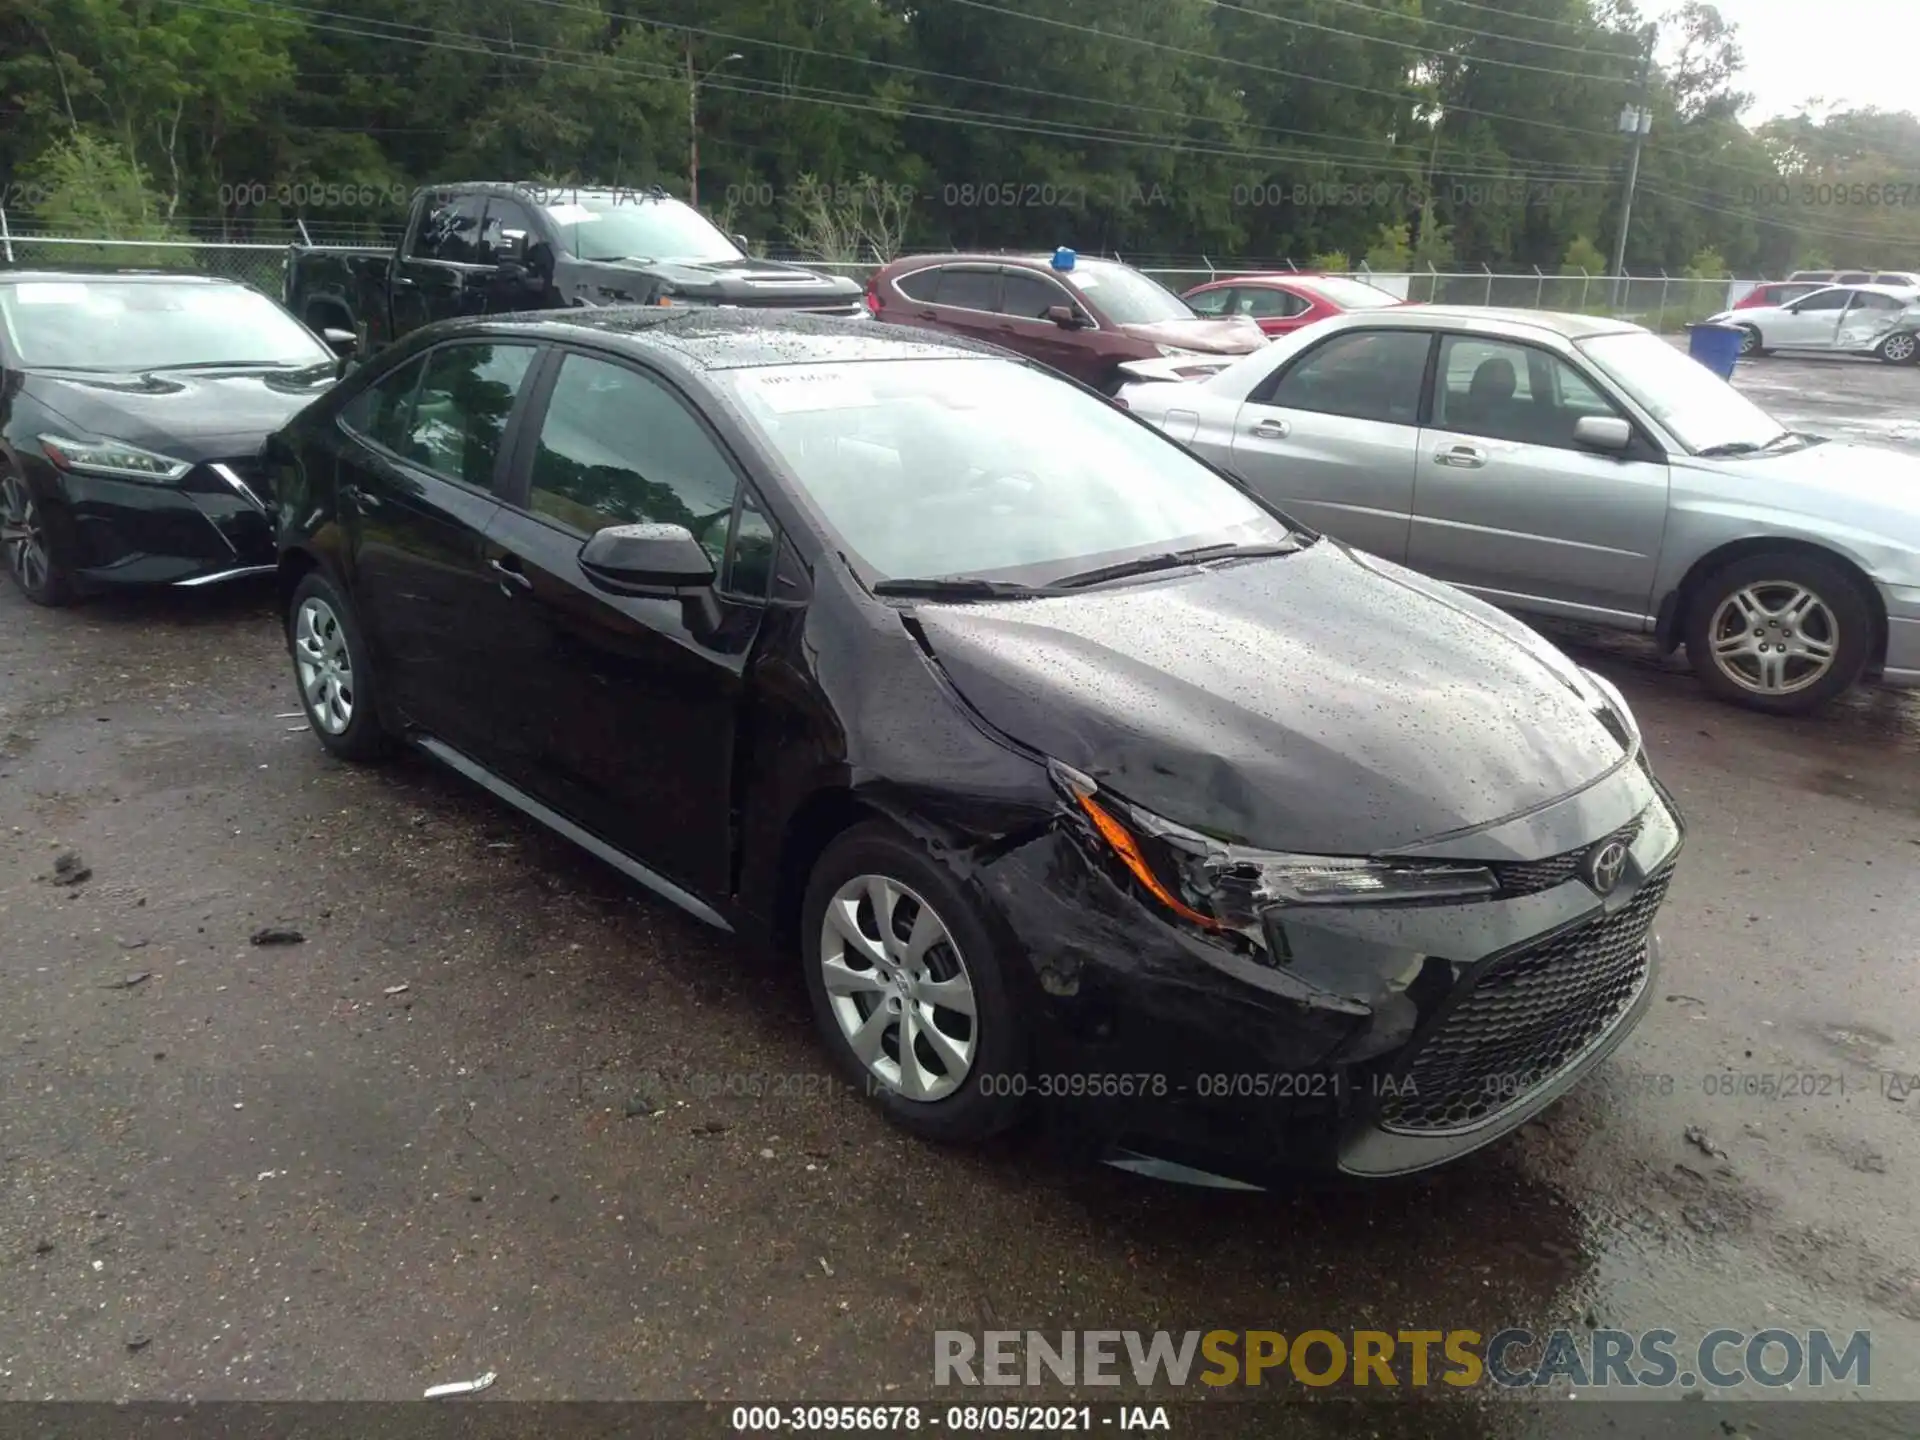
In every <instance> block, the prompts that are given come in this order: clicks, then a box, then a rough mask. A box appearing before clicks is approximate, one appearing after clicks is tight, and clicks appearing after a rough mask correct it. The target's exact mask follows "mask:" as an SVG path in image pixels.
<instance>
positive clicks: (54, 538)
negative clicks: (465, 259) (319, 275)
mask: <svg viewBox="0 0 1920 1440" xmlns="http://www.w3.org/2000/svg"><path fill="white" fill-rule="evenodd" d="M351 338H352V337H350V336H341V337H339V343H345V342H346V341H349V340H351ZM340 364H341V362H340V360H339V359H338V358H336V356H335V355H334V354H333V353H332V352H331V351H329V350H328V348H327V347H326V346H325V345H323V344H322V343H321V342H320V341H319V340H318V339H316V338H315V337H314V335H313V333H312V332H311V331H310V330H308V329H307V328H306V327H305V326H304V325H302V324H300V323H299V322H298V321H297V320H295V319H294V318H293V317H292V316H290V315H288V314H287V313H286V311H284V310H282V309H281V308H280V307H279V306H278V305H276V304H275V303H274V302H273V301H271V300H269V299H268V298H267V297H266V296H264V295H262V294H260V293H259V292H258V291H255V290H251V289H249V288H248V287H246V286H244V285H240V284H236V283H235V282H233V281H229V280H217V279H208V278H205V277H199V276H179V275H139V274H126V273H112V272H107V273H87V274H80V273H35V272H28V271H11V272H8V273H5V274H0V552H3V553H4V559H5V564H6V569H7V571H8V573H9V574H11V575H12V576H13V579H14V582H15V583H16V584H17V585H19V587H20V589H21V590H22V591H23V592H24V593H25V594H26V596H27V598H28V599H30V600H35V601H38V602H39V603H41V604H43V605H60V604H64V603H66V602H67V601H69V600H72V599H74V598H75V597H76V596H78V595H81V594H84V593H85V592H87V591H89V590H96V589H101V588H105V587H108V586H116V585H207V584H212V583H214V582H217V581H221V580H227V579H232V578H234V577H237V576H240V575H246V574H254V573H262V572H264V573H271V572H272V569H273V563H274V542H273V529H272V520H271V516H270V514H269V512H268V508H267V506H268V497H266V496H265V495H263V494H261V493H260V479H259V473H258V468H257V467H258V458H259V451H260V444H261V442H262V441H263V440H264V439H265V438H266V436H267V434H268V433H269V432H270V431H273V430H277V429H278V428H280V426H282V425H284V424H286V422H287V421H288V420H289V419H291V418H292V417H293V416H294V414H296V413H297V412H298V411H299V410H300V408H301V407H302V406H304V405H306V404H307V403H308V402H310V401H311V400H312V399H313V398H314V397H315V396H317V395H320V394H322V393H323V392H324V391H325V390H326V388H327V387H328V386H329V385H331V384H332V383H333V382H334V381H335V380H336V379H337V378H338V377H339V371H340Z"/></svg>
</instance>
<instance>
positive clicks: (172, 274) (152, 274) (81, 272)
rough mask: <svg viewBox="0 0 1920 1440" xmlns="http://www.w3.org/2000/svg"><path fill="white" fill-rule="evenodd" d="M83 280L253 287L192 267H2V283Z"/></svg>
mask: <svg viewBox="0 0 1920 1440" xmlns="http://www.w3.org/2000/svg"><path fill="white" fill-rule="evenodd" d="M81 280H168V281H172V282H174V283H175V284H180V285H237V286H239V287H240V288H241V289H243V290H247V289H251V288H253V287H251V286H250V285H248V284H247V282H246V281H244V280H234V279H232V278H230V277H228V276H226V275H198V274H194V273H192V272H191V271H178V270H114V269H109V268H105V267H103V268H101V269H99V270H87V269H78V268H76V269H72V270H0V285H24V284H43V285H44V284H54V285H58V284H61V283H66V284H73V283H74V282H76V281H81Z"/></svg>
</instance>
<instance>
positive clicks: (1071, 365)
mask: <svg viewBox="0 0 1920 1440" xmlns="http://www.w3.org/2000/svg"><path fill="white" fill-rule="evenodd" d="M867 309H868V310H869V311H871V312H872V314H873V318H874V319H876V320H885V321H888V322H890V323H892V324H895V325H918V326H920V327H921V328H923V329H928V330H944V331H946V332H948V333H949V334H954V335H966V336H969V337H971V338H973V339H975V340H986V341H990V342H991V343H993V344H995V345H1000V346H1004V347H1005V348H1006V349H1008V350H1015V351H1018V352H1019V353H1020V354H1022V355H1026V356H1030V357H1031V358H1032V359H1035V360H1038V361H1040V362H1041V363H1043V364H1046V365H1051V366H1052V367H1053V368H1054V369H1056V370H1060V371H1064V372H1065V373H1066V374H1068V375H1071V376H1073V378H1074V379H1076V380H1081V381H1084V382H1085V383H1086V384H1088V385H1092V386H1094V387H1095V388H1096V389H1099V390H1103V391H1105V392H1107V393H1109V394H1111V393H1112V392H1113V391H1114V390H1116V389H1117V388H1119V382H1120V380H1121V379H1122V378H1123V377H1122V376H1121V375H1120V372H1119V367H1120V366H1121V365H1122V364H1124V363H1125V362H1126V361H1129V360H1151V359H1156V358H1160V357H1163V356H1164V357H1173V356H1178V355H1246V354H1250V353H1251V352H1253V351H1255V350H1258V349H1259V348H1260V347H1261V346H1262V345H1264V344H1266V343H1267V339H1266V336H1265V335H1263V334H1261V332H1260V327H1259V326H1258V325H1257V324H1255V323H1254V322H1253V321H1252V320H1249V319H1247V318H1246V317H1245V316H1234V317H1232V318H1228V319H1214V320H1209V319H1206V318H1204V317H1202V316H1199V315H1196V314H1194V313H1193V311H1192V310H1191V309H1189V308H1188V306H1187V303H1186V302H1185V301H1184V300H1182V299H1181V298H1180V297H1179V296H1177V295H1175V294H1174V293H1173V292H1172V291H1171V290H1168V289H1166V288H1165V287H1163V286H1161V285H1160V284H1158V283H1156V282H1155V281H1153V280H1149V279H1148V278H1147V277H1146V276H1145V275H1142V274H1141V273H1140V272H1139V271H1138V270H1135V269H1134V268H1133V267H1132V266H1130V265H1122V264H1121V263H1119V262H1118V261H1117V260H1086V259H1081V258H1079V257H1078V256H1075V255H1074V254H1073V253H1072V252H1071V251H1064V250H1063V251H1061V252H1059V253H1058V254H1056V255H1054V256H1052V257H1046V256H1037V257H1036V256H1027V255H915V256H912V257H910V258H908V259H905V260H896V261H894V262H893V263H892V264H891V265H888V266H886V267H885V268H883V269H881V270H879V271H876V272H875V274H874V276H873V279H872V280H870V281H868V282H867Z"/></svg>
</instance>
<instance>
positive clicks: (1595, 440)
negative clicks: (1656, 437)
mask: <svg viewBox="0 0 1920 1440" xmlns="http://www.w3.org/2000/svg"><path fill="white" fill-rule="evenodd" d="M1573 443H1574V444H1576V445H1578V446H1579V447H1580V448H1581V449H1583V450H1599V451H1602V452H1604V453H1605V454H1608V455H1624V454H1626V452H1627V447H1628V446H1630V445H1631V444H1633V427H1632V426H1631V425H1629V424H1628V423H1627V422H1626V421H1624V420H1622V419H1621V418H1620V417H1619V416H1618V415H1582V416H1581V417H1580V418H1579V419H1578V420H1576V421H1575V422H1574V425H1573Z"/></svg>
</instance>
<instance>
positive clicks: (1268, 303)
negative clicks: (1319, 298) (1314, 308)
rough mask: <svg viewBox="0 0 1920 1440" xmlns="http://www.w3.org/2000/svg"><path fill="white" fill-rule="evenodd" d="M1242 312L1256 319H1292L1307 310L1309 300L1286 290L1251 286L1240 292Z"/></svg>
mask: <svg viewBox="0 0 1920 1440" xmlns="http://www.w3.org/2000/svg"><path fill="white" fill-rule="evenodd" d="M1240 298H1241V304H1240V313H1241V314H1242V315H1251V316H1253V318H1254V319H1256V320H1291V319H1292V318H1293V317H1294V316H1295V315H1301V314H1304V313H1305V312H1306V309H1307V302H1306V301H1304V300H1302V299H1301V298H1300V297H1299V296H1298V295H1294V294H1291V293H1289V292H1288V291H1285V290H1266V289H1253V288H1249V289H1246V290H1243V291H1241V292H1240Z"/></svg>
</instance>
